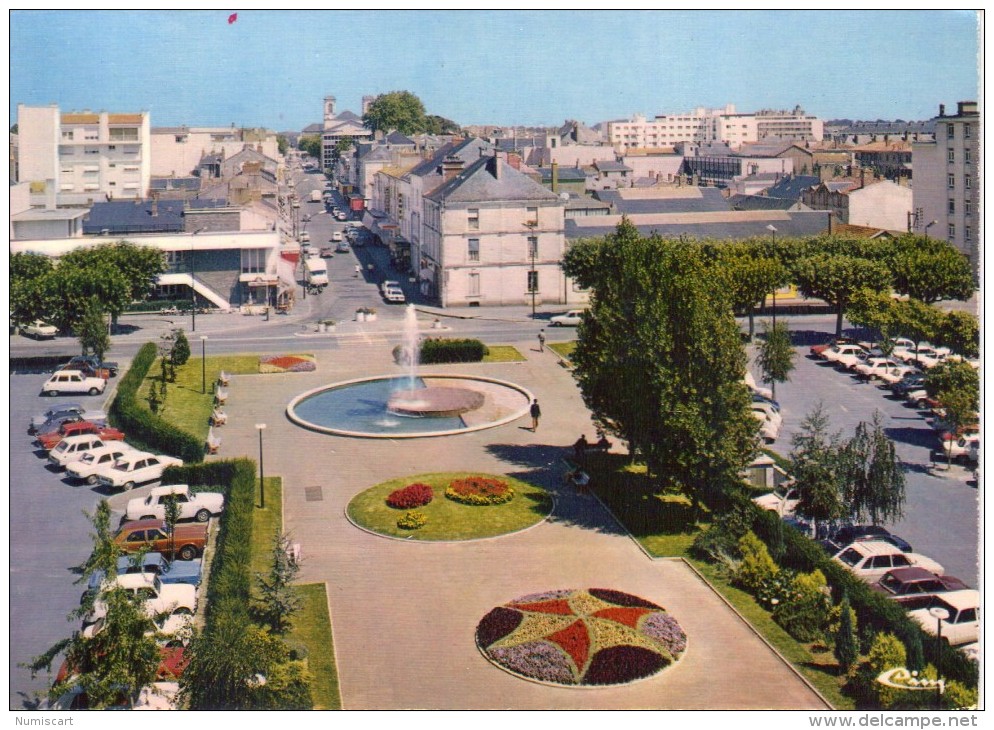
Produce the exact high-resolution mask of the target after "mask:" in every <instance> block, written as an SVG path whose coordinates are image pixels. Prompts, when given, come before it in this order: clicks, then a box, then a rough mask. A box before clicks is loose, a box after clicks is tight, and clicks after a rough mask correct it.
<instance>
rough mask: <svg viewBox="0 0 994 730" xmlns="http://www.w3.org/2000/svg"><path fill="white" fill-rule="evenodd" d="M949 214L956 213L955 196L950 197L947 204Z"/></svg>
mask: <svg viewBox="0 0 994 730" xmlns="http://www.w3.org/2000/svg"><path fill="white" fill-rule="evenodd" d="M948 211H949V215H955V213H956V198H950V199H949V204H948Z"/></svg>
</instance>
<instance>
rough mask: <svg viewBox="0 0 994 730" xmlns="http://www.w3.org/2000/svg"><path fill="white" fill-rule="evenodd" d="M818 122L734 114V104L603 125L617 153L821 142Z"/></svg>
mask: <svg viewBox="0 0 994 730" xmlns="http://www.w3.org/2000/svg"><path fill="white" fill-rule="evenodd" d="M823 135H824V124H823V122H822V120H820V119H818V118H817V117H813V116H810V115H807V114H805V113H804V110H803V109H801V108H800V107H795V108H794V109H793V110H792V111H786V110H782V111H781V110H774V109H763V110H760V111H758V112H755V113H753V114H738V113H736V111H735V105H734V104H728V105H726V106H725V107H724V108H723V109H705V108H704V107H698V108H696V109H694V111H692V112H687V113H685V114H662V115H658V116H656V117H655V118H654V119H653V120H651V121H649V120H647V119H646V118H645V116H643V115H641V114H636V115H635V116H634V117H632V118H631V119H626V120H620V121H616V122H608V123H607V137H608V141H609V143H610V144H611V145H612V146H613V147H614V148H615V149H617V150H619V151H620V152H623V151H625V150H628V149H633V148H654V147H655V148H659V147H673V146H674V145H676V144H678V143H681V142H689V143H693V144H699V145H707V144H714V143H725V144H727V145H728V146H729V147H732V148H737V147H739V146H741V145H743V144H749V143H752V142H758V141H759V140H761V139H765V138H767V137H786V138H792V139H802V140H812V141H821V139H822V137H823Z"/></svg>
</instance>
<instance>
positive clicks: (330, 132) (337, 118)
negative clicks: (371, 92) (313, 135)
mask: <svg viewBox="0 0 994 730" xmlns="http://www.w3.org/2000/svg"><path fill="white" fill-rule="evenodd" d="M374 99H375V97H371V96H364V97H363V98H362V110H363V113H364V114H365V113H366V109H368V108H369V105H370V104H371V103H372V102H373V100H374ZM305 131H306V130H305ZM320 134H321V169H323V170H330V169H332V168H334V166H335V160H336V159H337V158H338V151H337V147H338V143H339V142H341V141H342V140H351V142H352V143H353V144H357V143H359V142H363V141H368V140H371V139H372V138H373V132H372V131H371V130H369V129H367V128H366V127H365V126H363V123H362V117H361V116H359V115H358V114H355V113H354V112H350V111H348V110H345V111H343V112H341V113H338V112H336V111H335V97H334V96H330V95H329V96H326V97H324V115H323V121H322V124H321V129H320Z"/></svg>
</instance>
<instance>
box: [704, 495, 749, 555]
mask: <svg viewBox="0 0 994 730" xmlns="http://www.w3.org/2000/svg"><path fill="white" fill-rule="evenodd" d="M749 522H750V517H749V515H748V514H747V511H746V509H745V508H744V506H742V505H736V506H733V507H732V508H731V509H729V510H727V511H725V512H720V513H719V514H718V515H717V516H716V517H715V518H714V520H713V521H712V522H711V526H710V527H708V529H706V530H705V531H704V532H701V533H698V535H697V537H695V538H694V544H693V545H692V546H691V552H692V553H693V555H694V556H696V557H698V558H702V559H704V560H711V561H719V560H724V559H726V558H729V557H731V558H737V557H740V555H739V540H740V539H741V538H742V536H743V535H745V534H746V533H747V532H748V531H749Z"/></svg>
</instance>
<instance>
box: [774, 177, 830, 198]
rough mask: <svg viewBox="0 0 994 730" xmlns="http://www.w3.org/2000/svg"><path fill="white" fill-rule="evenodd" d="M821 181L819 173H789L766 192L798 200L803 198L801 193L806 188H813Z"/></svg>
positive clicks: (775, 196) (778, 196)
mask: <svg viewBox="0 0 994 730" xmlns="http://www.w3.org/2000/svg"><path fill="white" fill-rule="evenodd" d="M820 182H821V179H820V178H819V177H818V176H817V175H789V176H787V177H784V178H781V179H780V182H778V183H776V184H775V185H771V186H770V187H769V188H767V190H766V194H767V195H768V196H769V197H771V198H784V199H786V200H794V201H797V200H800V199H801V194H802V193H803V192H804V191H805V190H808V189H809V188H813V187H814V186H815V185H817V184H818V183H820Z"/></svg>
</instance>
